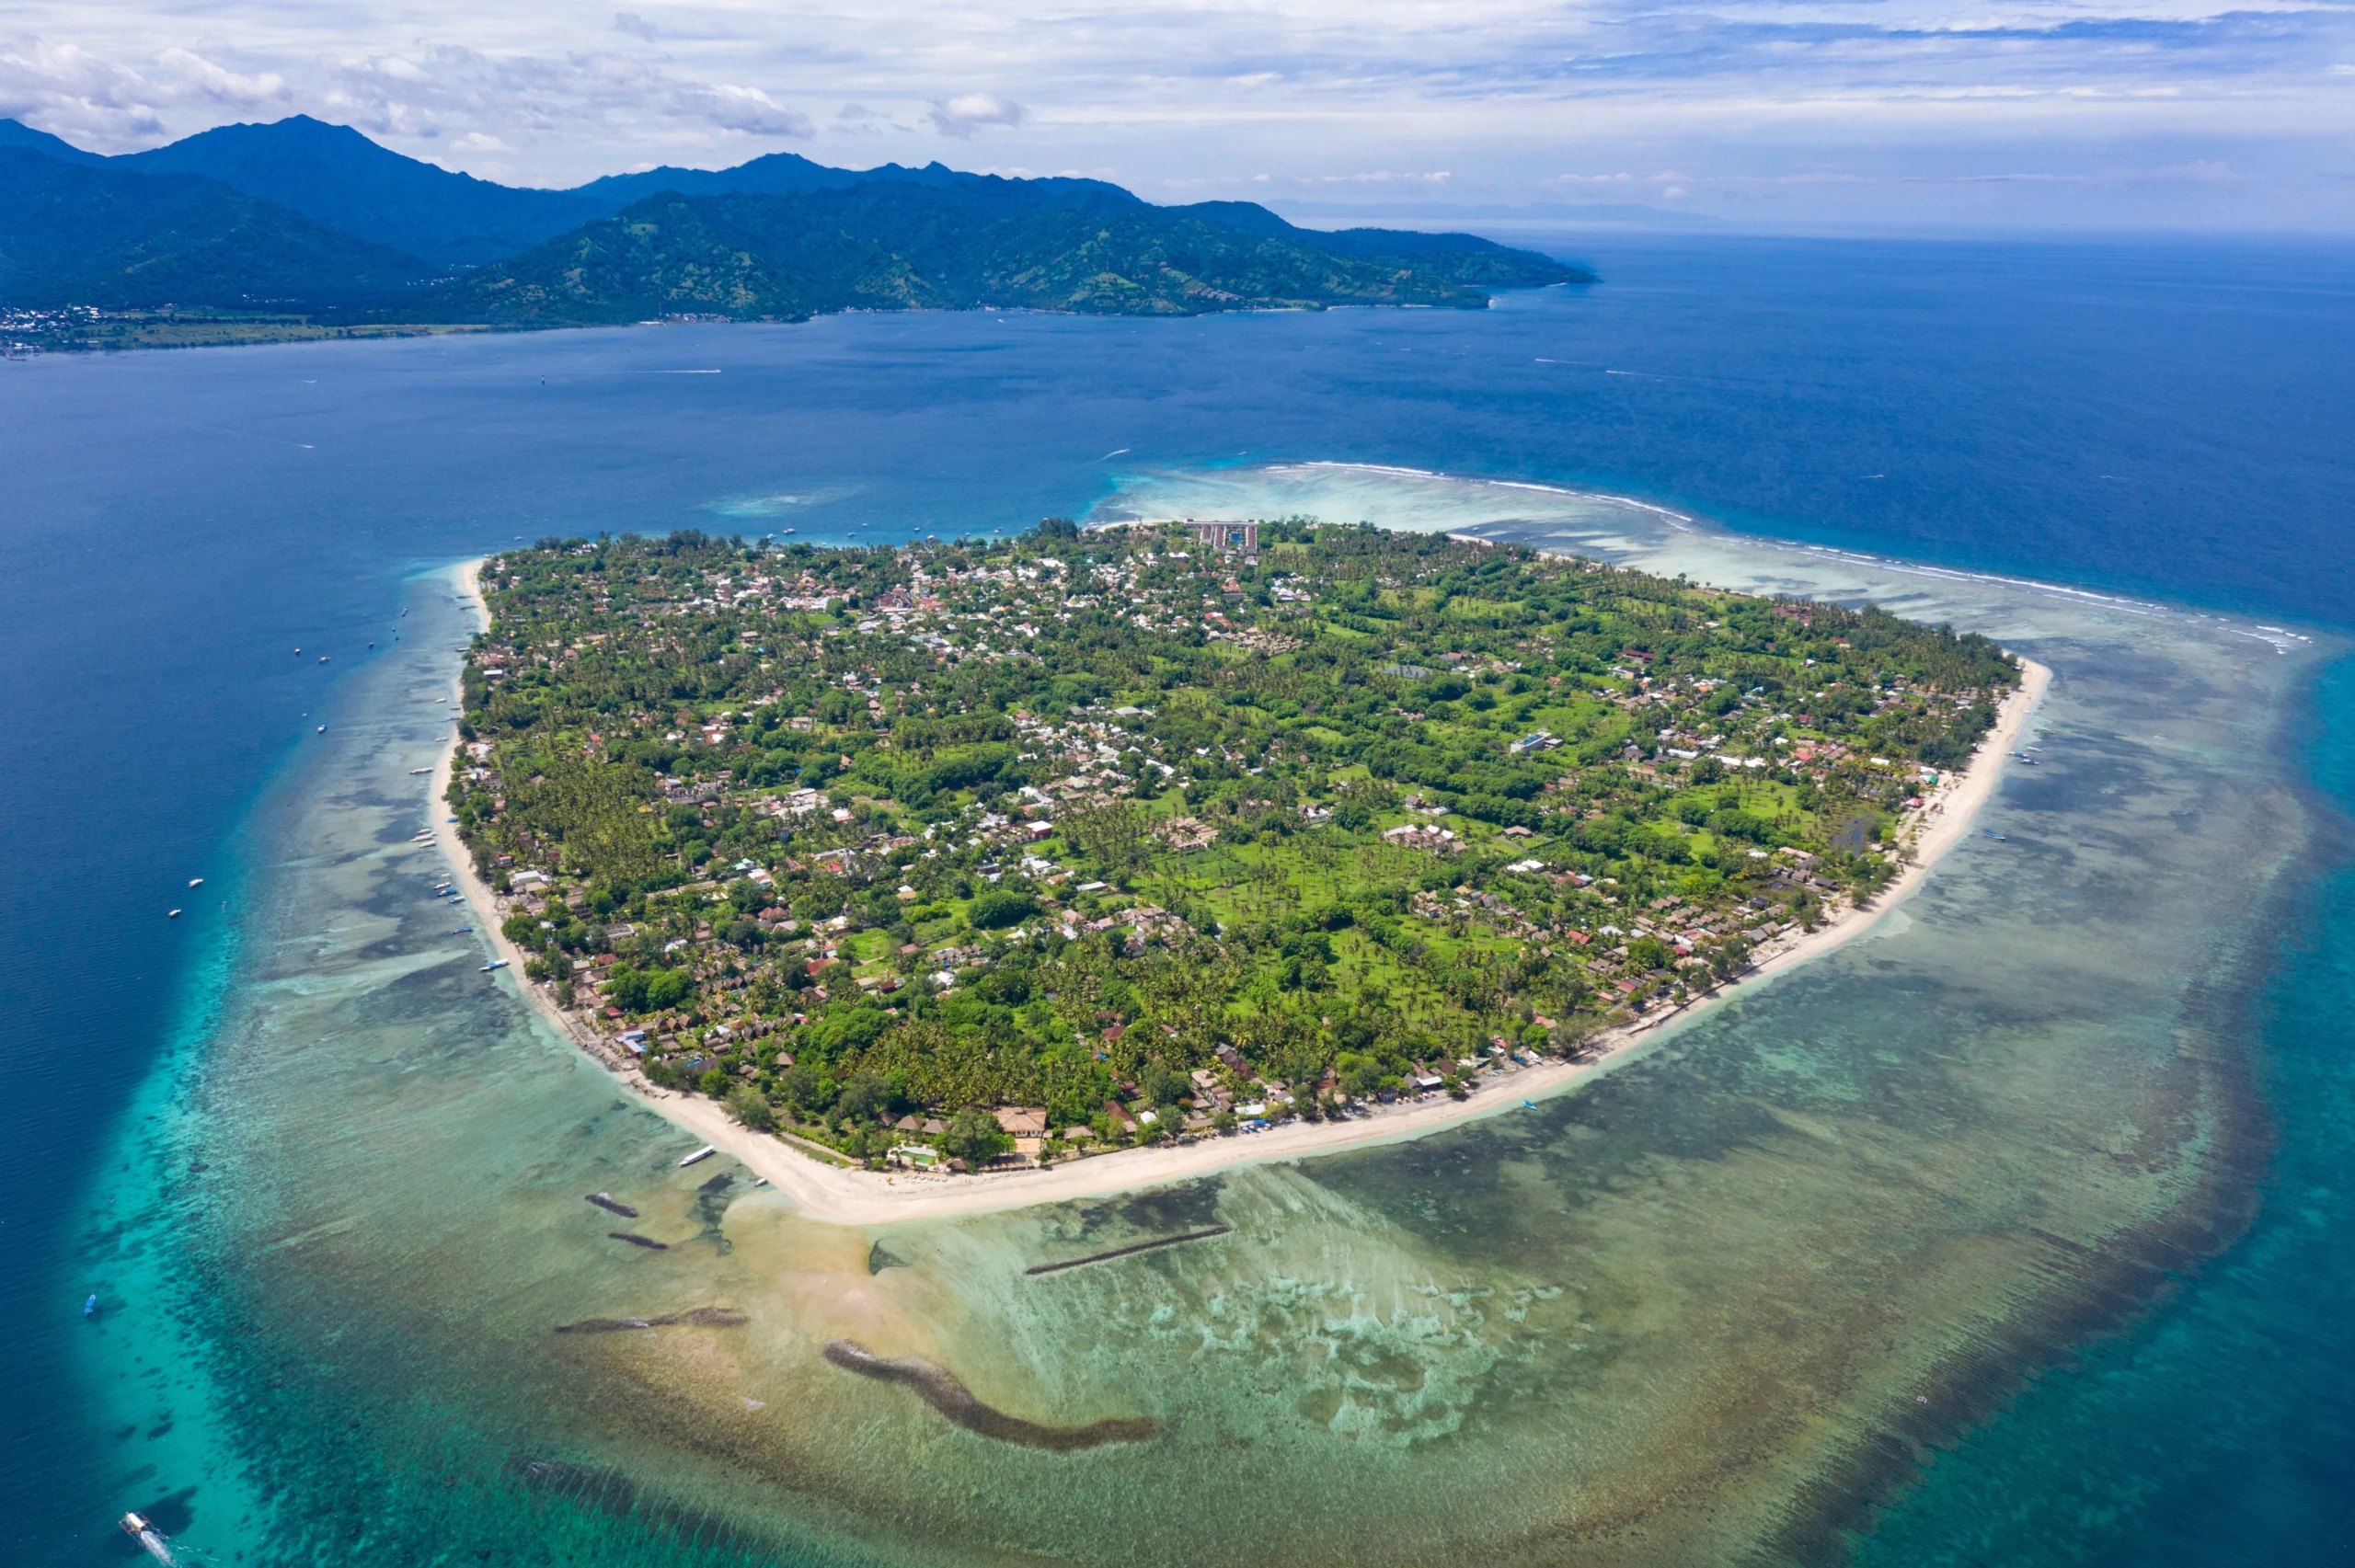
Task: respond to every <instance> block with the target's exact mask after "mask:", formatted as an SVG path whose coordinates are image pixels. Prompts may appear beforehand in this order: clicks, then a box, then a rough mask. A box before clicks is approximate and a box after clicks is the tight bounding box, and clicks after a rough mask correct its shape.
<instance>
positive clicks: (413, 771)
mask: <svg viewBox="0 0 2355 1568" xmlns="http://www.w3.org/2000/svg"><path fill="white" fill-rule="evenodd" d="M432 771H433V770H432V769H431V768H411V769H410V770H409V771H408V776H409V777H411V778H415V777H417V775H418V774H419V773H431V772H432Z"/></svg>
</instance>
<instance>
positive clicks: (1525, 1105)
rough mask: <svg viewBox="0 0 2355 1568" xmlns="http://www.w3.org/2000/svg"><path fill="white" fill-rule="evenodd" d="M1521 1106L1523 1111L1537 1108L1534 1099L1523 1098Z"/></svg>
mask: <svg viewBox="0 0 2355 1568" xmlns="http://www.w3.org/2000/svg"><path fill="white" fill-rule="evenodd" d="M1521 1108H1522V1110H1524V1111H1534V1110H1535V1109H1536V1108H1537V1102H1536V1101H1534V1100H1523V1101H1522V1103H1521Z"/></svg>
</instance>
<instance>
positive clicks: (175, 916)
mask: <svg viewBox="0 0 2355 1568" xmlns="http://www.w3.org/2000/svg"><path fill="white" fill-rule="evenodd" d="M164 918H165V919H166V920H167V921H176V920H178V919H179V918H180V912H179V910H172V911H171V912H170V913H168V914H167V915H166V916H165V917H164Z"/></svg>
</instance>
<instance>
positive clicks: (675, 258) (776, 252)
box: [411, 181, 1583, 325]
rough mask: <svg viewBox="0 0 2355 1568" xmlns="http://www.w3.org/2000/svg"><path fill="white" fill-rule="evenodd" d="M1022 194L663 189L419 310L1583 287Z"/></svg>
mask: <svg viewBox="0 0 2355 1568" xmlns="http://www.w3.org/2000/svg"><path fill="white" fill-rule="evenodd" d="M1255 211H1257V210H1256V209H1255ZM1265 215H1266V216H1267V217H1268V218H1269V219H1274V218H1275V215H1274V214H1273V213H1266V214H1265ZM1325 237H1326V236H1323V235H1310V234H1307V233H1305V232H1304V231H1301V230H1296V229H1292V227H1291V226H1290V225H1289V224H1285V223H1282V221H1281V219H1275V223H1274V227H1273V228H1263V229H1262V230H1261V232H1258V233H1253V232H1250V231H1247V230H1245V229H1240V228H1235V227H1230V226H1227V225H1225V224H1223V223H1218V222H1215V221H1212V219H1209V218H1205V217H1204V216H1201V215H1199V214H1197V213H1196V212H1194V211H1193V210H1191V209H1189V208H1182V207H1179V208H1165V207H1154V206H1150V205H1148V204H1146V203H1144V202H1143V201H1140V200H1137V199H1136V198H1135V197H1133V196H1131V195H1129V194H1128V193H1127V192H1126V191H1121V190H1116V189H1111V188H1109V187H1108V188H1103V189H1102V190H1101V192H1100V193H1098V192H1096V191H1079V192H1053V193H1042V192H1039V191H1036V190H1034V189H1028V182H1022V181H999V182H996V184H995V185H994V186H979V187H970V186H953V187H936V186H915V185H898V184H861V185H856V186H852V187H849V188H847V189H841V190H828V191H810V192H804V193H801V194H798V195H794V196H745V195H730V196H716V197H685V196H680V195H677V194H675V193H672V192H664V193H663V194H661V195H660V196H657V197H654V198H652V199H650V200H646V201H642V202H640V203H638V205H637V206H635V207H632V208H630V209H629V210H628V211H627V212H624V213H622V214H620V215H619V216H618V217H615V218H611V219H608V220H606V221H604V222H603V223H592V224H590V225H589V226H587V227H586V228H583V229H581V230H580V231H578V232H577V233H574V234H569V235H565V236H563V237H562V238H561V239H557V240H554V241H551V242H550V243H548V244H547V245H545V246H539V247H538V248H537V249H534V250H532V251H528V252H526V253H525V254H523V255H522V256H519V257H516V258H512V259H511V260H509V261H505V262H501V263H500V264H498V265H496V266H493V267H487V268H484V269H481V270H479V271H477V272H475V273H473V274H470V275H469V276H467V277H465V278H464V279H461V280H456V281H454V282H452V283H449V284H446V285H444V286H443V287H442V288H441V289H439V290H437V291H435V292H433V293H432V294H431V295H429V296H428V297H427V298H426V299H425V300H423V301H420V302H419V303H418V304H417V305H415V306H413V307H411V308H412V309H413V311H415V312H416V313H418V314H419V315H425V316H437V317H451V318H455V319H465V320H489V321H497V322H501V323H512V324H517V325H523V324H544V325H555V324H570V323H588V322H614V321H636V320H641V319H644V318H646V317H649V316H661V315H685V314H695V315H701V314H708V315H726V316H732V317H736V318H739V319H781V320H793V319H798V318H800V317H804V316H808V315H815V314H819V313H822V312H826V311H833V310H845V309H851V308H854V307H867V308H875V309H920V308H925V307H932V308H948V309H958V308H971V307H973V306H977V305H995V306H1001V307H1029V308H1033V309H1040V310H1059V311H1075V312H1080V313H1083V314H1088V315H1199V314H1201V313H1204V312H1210V311H1222V310H1235V309H1240V308H1250V307H1254V306H1258V307H1267V306H1281V305H1292V306H1299V305H1311V306H1314V305H1329V304H1419V305H1444V306H1456V307H1465V308H1474V309H1477V308H1481V307H1484V306H1485V305H1486V304H1487V303H1488V295H1487V293H1486V292H1485V286H1488V285H1499V284H1507V283H1511V284H1520V285H1522V286H1529V285H1534V284H1544V283H1556V282H1567V281H1572V280H1579V279H1580V278H1581V277H1582V276H1583V275H1582V274H1580V273H1578V272H1576V271H1574V270H1573V269H1569V268H1567V267H1563V266H1561V265H1559V264H1558V263H1556V262H1552V261H1549V260H1547V259H1545V258H1543V257H1539V256H1535V255H1533V254H1531V253H1529V252H1526V251H1510V250H1506V249H1505V248H1503V247H1502V246H1493V245H1489V244H1488V242H1486V241H1480V240H1470V241H1468V243H1467V244H1466V245H1465V246H1457V247H1438V246H1432V247H1428V248H1427V249H1425V250H1424V251H1423V252H1422V253H1421V254H1419V255H1411V256H1396V255H1392V256H1384V255H1382V254H1379V253H1378V251H1376V250H1375V249H1374V247H1372V246H1368V247H1366V248H1367V251H1368V252H1369V253H1368V254H1363V255H1358V256H1349V255H1337V254H1335V253H1334V252H1333V251H1331V250H1329V249H1327V248H1326V247H1325V246H1323V245H1322V244H1321V243H1320V242H1321V241H1322V240H1323V239H1324V238H1325ZM1396 237H1399V238H1415V237H1419V236H1396Z"/></svg>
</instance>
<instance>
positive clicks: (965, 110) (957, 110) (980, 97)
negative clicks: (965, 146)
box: [932, 93, 1024, 137]
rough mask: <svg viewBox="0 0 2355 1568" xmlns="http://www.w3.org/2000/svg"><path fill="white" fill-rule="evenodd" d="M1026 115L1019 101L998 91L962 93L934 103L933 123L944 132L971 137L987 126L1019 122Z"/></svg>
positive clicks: (937, 129) (937, 99) (936, 128)
mask: <svg viewBox="0 0 2355 1568" xmlns="http://www.w3.org/2000/svg"><path fill="white" fill-rule="evenodd" d="M1023 115H1024V110H1023V108H1022V106H1021V105H1020V104H1018V103H1016V102H1014V101H1013V100H1012V99H1011V98H1002V97H998V96H997V95H996V94H995V93H960V94H959V95H958V96H957V97H953V98H935V99H934V100H933V103H932V126H933V129H934V130H936V131H937V132H940V133H941V134H942V135H943V136H958V137H968V136H971V135H973V134H974V133H975V132H979V131H981V130H982V129H983V128H984V127H986V126H992V125H1019V124H1021V123H1022V120H1023Z"/></svg>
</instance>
